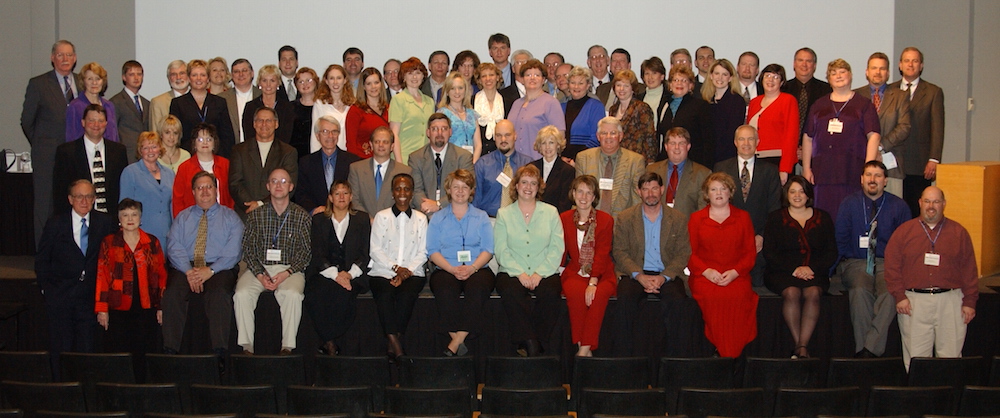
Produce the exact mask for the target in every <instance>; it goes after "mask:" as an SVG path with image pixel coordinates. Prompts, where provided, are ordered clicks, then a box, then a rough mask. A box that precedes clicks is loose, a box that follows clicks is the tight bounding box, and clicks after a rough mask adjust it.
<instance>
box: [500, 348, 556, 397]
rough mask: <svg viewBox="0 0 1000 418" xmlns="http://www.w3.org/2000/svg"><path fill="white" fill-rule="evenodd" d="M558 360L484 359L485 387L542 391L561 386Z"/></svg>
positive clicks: (539, 358) (543, 358)
mask: <svg viewBox="0 0 1000 418" xmlns="http://www.w3.org/2000/svg"><path fill="white" fill-rule="evenodd" d="M559 367H560V366H559V358H558V357H555V356H550V357H496V356H490V357H487V358H486V378H485V385H486V386H491V387H496V388H507V389H542V388H551V387H555V386H561V385H562V381H561V380H560V378H559V373H560V368H559Z"/></svg>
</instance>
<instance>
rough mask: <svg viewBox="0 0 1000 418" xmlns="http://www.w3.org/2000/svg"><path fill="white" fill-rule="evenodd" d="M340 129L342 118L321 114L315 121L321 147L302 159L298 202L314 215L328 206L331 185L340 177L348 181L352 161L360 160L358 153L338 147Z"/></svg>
mask: <svg viewBox="0 0 1000 418" xmlns="http://www.w3.org/2000/svg"><path fill="white" fill-rule="evenodd" d="M340 129H341V127H340V121H338V120H337V118H335V117H333V115H323V116H320V117H319V119H316V123H315V124H313V131H314V132H315V134H316V140H317V141H319V146H320V149H319V151H316V152H314V153H312V154H309V155H306V156H304V157H302V158H300V159H299V180H298V186H297V187H296V188H297V189H298V193H296V194H295V203H298V204H299V206H302V208H303V209H305V210H306V211H307V212H309V213H311V214H317V213H320V212H322V211H323V210H325V209H326V200H327V196H329V195H330V186H332V185H333V182H335V181H338V180H342V181H347V176H348V173H350V171H351V164H354V162H355V161H358V160H360V158H358V156H357V155H354V154H351V153H349V152H347V151H344V150H341V149H340V148H338V147H337V138H339V137H340ZM355 193H356V192H355Z"/></svg>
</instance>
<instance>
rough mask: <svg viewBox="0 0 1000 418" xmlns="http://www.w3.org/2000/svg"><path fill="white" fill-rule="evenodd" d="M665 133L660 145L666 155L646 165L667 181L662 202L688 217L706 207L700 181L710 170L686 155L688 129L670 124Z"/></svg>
mask: <svg viewBox="0 0 1000 418" xmlns="http://www.w3.org/2000/svg"><path fill="white" fill-rule="evenodd" d="M665 136H666V140H665V141H663V148H665V149H666V151H667V159H666V160H663V161H659V162H656V163H653V164H650V165H648V166H646V171H647V172H652V173H656V174H659V175H660V177H662V178H663V181H664V182H665V183H666V186H665V187H666V190H665V192H664V197H663V202H664V203H666V204H667V206H670V207H672V208H674V209H677V210H678V211H680V213H683V214H684V216H685V217H688V216H691V213H693V212H694V211H696V210H698V209H701V208H703V207H705V205H706V202H705V199H702V198H701V184H702V183H704V182H705V179H706V178H708V175H709V174H712V171H711V170H709V169H708V168H707V167H705V166H703V165H701V164H698V163H696V162H694V161H691V160H689V159H688V152H689V151H691V134H690V133H688V131H687V129H684V128H681V127H679V126H678V127H675V128H671V129H670V130H669V131H667V134H666V135H665Z"/></svg>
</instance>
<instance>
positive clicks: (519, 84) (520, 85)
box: [498, 49, 532, 118]
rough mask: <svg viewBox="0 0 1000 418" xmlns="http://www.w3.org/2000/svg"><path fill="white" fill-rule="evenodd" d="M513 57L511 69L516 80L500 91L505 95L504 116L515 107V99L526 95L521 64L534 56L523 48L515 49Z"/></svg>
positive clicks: (501, 94) (501, 95)
mask: <svg viewBox="0 0 1000 418" xmlns="http://www.w3.org/2000/svg"><path fill="white" fill-rule="evenodd" d="M512 57H513V59H512V60H511V63H510V70H511V74H512V76H511V77H512V78H513V79H514V81H513V82H512V83H511V84H510V85H508V86H507V87H504V88H502V89H500V90H499V91H498V93H500V97H503V116H504V118H506V117H507V115H509V114H510V109H511V108H512V107H514V101H515V100H517V99H520V98H521V97H523V96H524V81H523V79H521V66H522V65H524V63H526V62H528V60H530V59H531V58H532V56H531V53H530V52H528V51H525V50H523V49H518V50H517V51H514V54H513V55H512Z"/></svg>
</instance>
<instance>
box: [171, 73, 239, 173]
mask: <svg viewBox="0 0 1000 418" xmlns="http://www.w3.org/2000/svg"><path fill="white" fill-rule="evenodd" d="M187 76H188V79H189V80H190V82H191V90H190V91H188V92H187V93H186V94H184V95H183V96H180V97H177V98H175V99H173V100H171V101H170V114H171V115H174V116H176V117H177V119H179V120H180V121H181V126H182V129H181V135H184V136H182V137H181V146H184V145H187V144H188V143H190V140H191V139H192V138H191V137H190V136H188V135H189V134H190V133H191V132H193V128H194V127H195V125H197V124H199V123H208V124H211V125H212V126H214V127H215V130H216V132H217V133H218V135H217V141H218V147H217V150H216V153H217V154H219V155H221V156H223V157H225V158H229V155H230V152H231V150H232V149H233V145H235V144H236V139H237V136H236V134H237V133H238V132H236V131H234V130H233V126H237V127H238V126H239V125H234V123H233V120H232V119H230V117H229V116H230V115H229V113H228V112H227V111H226V108H227V106H228V105H227V104H226V99H223V98H221V97H219V96H216V95H214V94H211V93H209V92H208V64H207V63H206V62H205V61H202V60H192V61H191V62H189V63H188V65H187ZM188 151H193V150H188Z"/></svg>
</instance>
